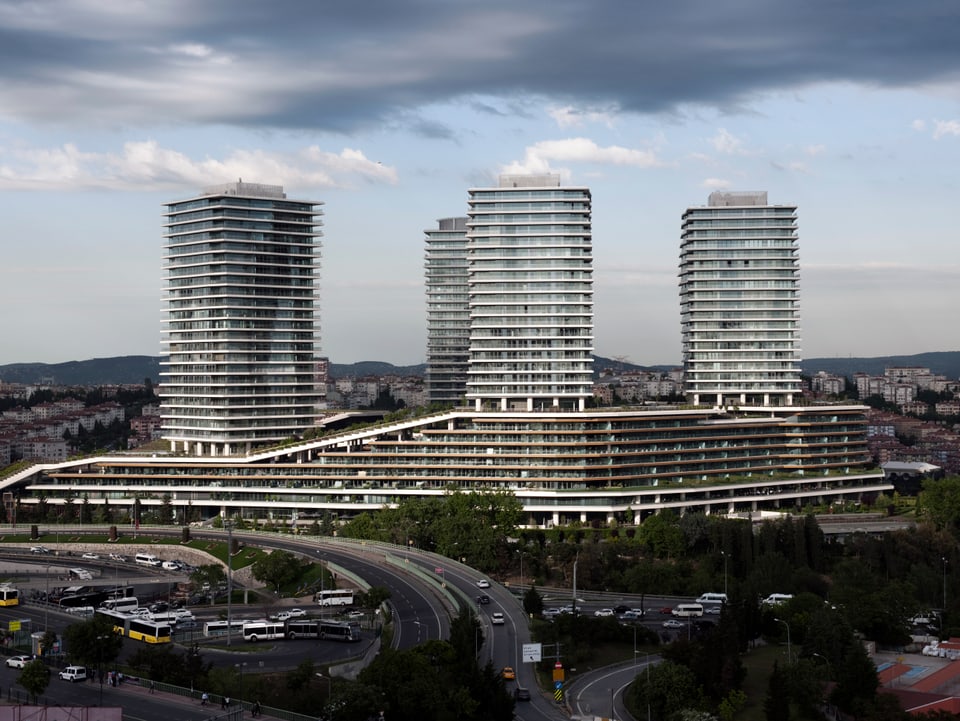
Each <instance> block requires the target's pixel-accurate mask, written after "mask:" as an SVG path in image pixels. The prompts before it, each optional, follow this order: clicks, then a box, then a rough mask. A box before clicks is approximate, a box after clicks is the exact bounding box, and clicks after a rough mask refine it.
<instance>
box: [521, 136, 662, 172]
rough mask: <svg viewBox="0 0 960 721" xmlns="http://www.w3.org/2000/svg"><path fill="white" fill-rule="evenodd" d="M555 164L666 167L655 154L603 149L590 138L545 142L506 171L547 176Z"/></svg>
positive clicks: (530, 149) (614, 148)
mask: <svg viewBox="0 0 960 721" xmlns="http://www.w3.org/2000/svg"><path fill="white" fill-rule="evenodd" d="M551 161H556V162H578V163H597V164H600V165H630V166H634V167H638V168H652V167H656V166H659V165H662V163H661V161H660V160H658V159H657V156H656V154H655V153H652V152H650V151H647V150H636V149H633V148H624V147H621V146H619V145H608V146H607V147H605V148H602V147H600V146H599V145H597V144H596V143H595V142H593V141H592V140H590V139H589V138H568V139H566V140H544V141H541V142H539V143H537V144H535V145H532V146H530V147H528V148H527V149H526V150H525V152H524V157H523V160H515V161H514V162H512V163H510V164H509V165H507V166H505V167H504V168H503V171H502V172H504V173H517V174H521V173H547V172H561V174H563V171H551V165H550V163H551Z"/></svg>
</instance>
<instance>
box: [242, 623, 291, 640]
mask: <svg viewBox="0 0 960 721" xmlns="http://www.w3.org/2000/svg"><path fill="white" fill-rule="evenodd" d="M275 638H286V630H285V629H284V627H283V621H247V622H246V623H244V624H243V640H244V641H250V642H251V643H256V642H257V641H270V640H272V639H275Z"/></svg>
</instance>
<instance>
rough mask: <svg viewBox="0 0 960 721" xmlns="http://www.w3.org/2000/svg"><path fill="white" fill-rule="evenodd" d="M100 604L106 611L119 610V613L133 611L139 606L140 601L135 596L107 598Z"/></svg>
mask: <svg viewBox="0 0 960 721" xmlns="http://www.w3.org/2000/svg"><path fill="white" fill-rule="evenodd" d="M100 605H101V607H103V608H105V609H106V610H107V611H120V612H121V613H133V612H134V611H136V610H137V609H138V608H140V602H139V601H138V600H137V598H136V597H135V596H124V597H122V598H108V599H106V600H105V601H104V602H103V603H101V604H100Z"/></svg>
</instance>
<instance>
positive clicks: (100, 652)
mask: <svg viewBox="0 0 960 721" xmlns="http://www.w3.org/2000/svg"><path fill="white" fill-rule="evenodd" d="M109 638H110V637H109V636H97V670H98V671H99V676H100V706H103V642H104V641H106V640H107V639H109Z"/></svg>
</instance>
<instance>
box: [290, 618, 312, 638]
mask: <svg viewBox="0 0 960 721" xmlns="http://www.w3.org/2000/svg"><path fill="white" fill-rule="evenodd" d="M286 634H287V638H289V639H290V640H291V641H295V640H296V639H298V638H320V622H319V621H318V620H317V619H315V618H291V619H288V620H287V622H286Z"/></svg>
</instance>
